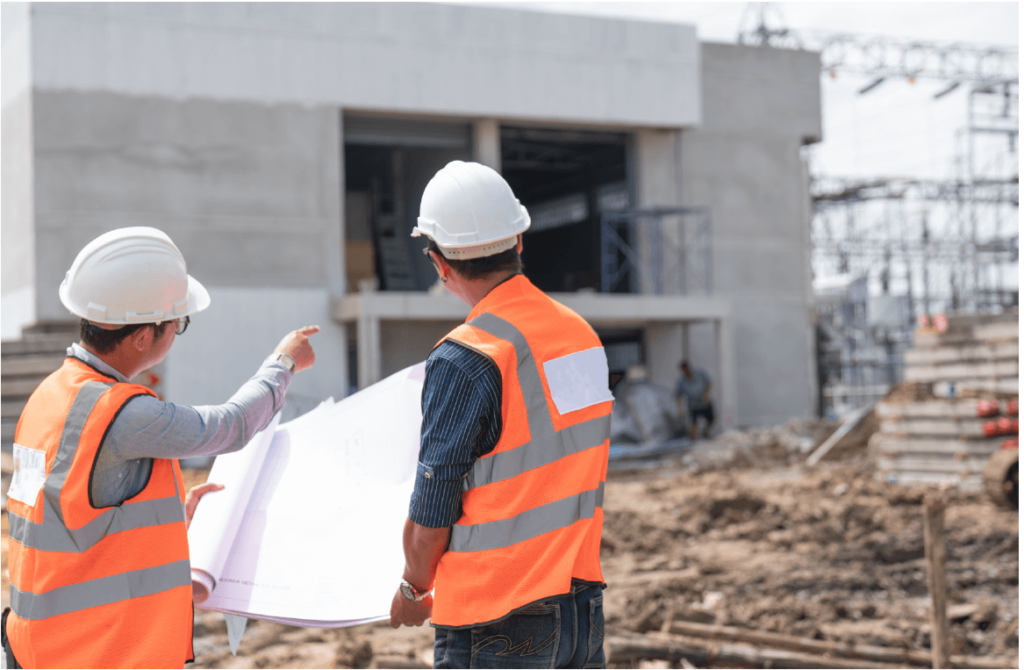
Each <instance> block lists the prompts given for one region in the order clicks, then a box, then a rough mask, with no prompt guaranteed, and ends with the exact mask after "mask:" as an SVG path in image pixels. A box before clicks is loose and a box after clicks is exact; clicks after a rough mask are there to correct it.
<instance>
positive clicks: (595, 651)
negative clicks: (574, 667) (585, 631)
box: [583, 596, 605, 668]
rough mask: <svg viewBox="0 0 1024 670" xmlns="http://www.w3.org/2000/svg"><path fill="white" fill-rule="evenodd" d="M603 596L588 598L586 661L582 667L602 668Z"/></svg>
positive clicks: (603, 663) (603, 664) (603, 661)
mask: <svg viewBox="0 0 1024 670" xmlns="http://www.w3.org/2000/svg"><path fill="white" fill-rule="evenodd" d="M604 666H605V659H604V596H597V597H596V598H591V599H590V634H589V635H588V636H587V662H586V664H584V666H583V667H584V668H603V667H604Z"/></svg>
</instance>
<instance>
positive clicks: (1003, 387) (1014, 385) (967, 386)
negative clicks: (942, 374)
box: [932, 379, 1020, 398]
mask: <svg viewBox="0 0 1024 670" xmlns="http://www.w3.org/2000/svg"><path fill="white" fill-rule="evenodd" d="M1019 392H1020V380H1019V379H967V380H962V381H958V382H949V381H942V382H936V383H935V385H934V386H932V393H933V394H934V395H936V396H938V397H940V398H957V397H961V396H965V395H971V394H977V393H1019Z"/></svg>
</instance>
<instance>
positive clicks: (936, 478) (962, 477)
mask: <svg viewBox="0 0 1024 670" xmlns="http://www.w3.org/2000/svg"><path fill="white" fill-rule="evenodd" d="M886 480H887V481H889V482H890V483H892V484H899V485H901V486H920V485H922V484H923V485H929V486H932V485H937V484H955V485H956V487H957V489H959V490H961V491H974V492H979V491H981V490H982V482H981V475H970V474H964V473H959V474H958V473H952V472H917V471H913V470H905V471H901V472H891V473H889V474H888V475H887V476H886Z"/></svg>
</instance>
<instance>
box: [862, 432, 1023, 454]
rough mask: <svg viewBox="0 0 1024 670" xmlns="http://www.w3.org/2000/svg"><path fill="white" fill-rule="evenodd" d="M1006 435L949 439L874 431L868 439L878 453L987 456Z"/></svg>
mask: <svg viewBox="0 0 1024 670" xmlns="http://www.w3.org/2000/svg"><path fill="white" fill-rule="evenodd" d="M1005 439H1006V437H1005V436H1003V437H999V438H990V439H987V440H950V439H941V438H926V437H913V438H906V437H904V438H899V437H893V436H891V435H885V434H883V433H875V434H874V435H872V436H871V439H870V440H869V441H868V445H869V447H870V448H871V450H872V452H874V453H878V454H880V455H881V454H949V455H953V454H979V455H982V456H988V455H990V454H992V453H993V452H996V451H999V448H1000V447H1001V446H1002V444H1003V440H1005Z"/></svg>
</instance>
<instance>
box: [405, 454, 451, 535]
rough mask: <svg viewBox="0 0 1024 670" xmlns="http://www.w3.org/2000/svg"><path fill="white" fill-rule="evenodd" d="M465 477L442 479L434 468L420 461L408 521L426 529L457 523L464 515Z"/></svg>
mask: <svg viewBox="0 0 1024 670" xmlns="http://www.w3.org/2000/svg"><path fill="white" fill-rule="evenodd" d="M463 479H464V478H462V477H459V478H458V479H441V478H439V477H438V473H436V472H435V469H434V468H432V467H431V466H429V465H425V464H424V463H422V462H421V463H418V464H417V466H416V484H415V487H414V488H413V492H412V499H411V500H410V501H409V520H410V521H412V522H413V523H416V524H419V525H420V526H424V527H426V528H448V527H449V526H454V525H455V522H456V521H458V520H459V517H461V516H462V482H463Z"/></svg>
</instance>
